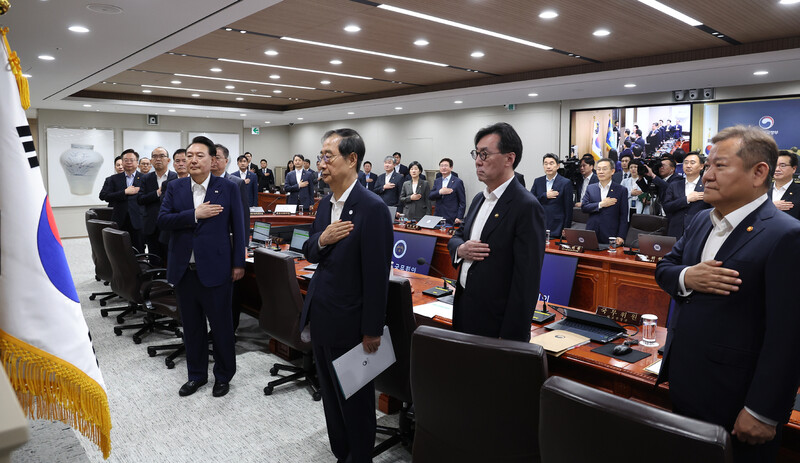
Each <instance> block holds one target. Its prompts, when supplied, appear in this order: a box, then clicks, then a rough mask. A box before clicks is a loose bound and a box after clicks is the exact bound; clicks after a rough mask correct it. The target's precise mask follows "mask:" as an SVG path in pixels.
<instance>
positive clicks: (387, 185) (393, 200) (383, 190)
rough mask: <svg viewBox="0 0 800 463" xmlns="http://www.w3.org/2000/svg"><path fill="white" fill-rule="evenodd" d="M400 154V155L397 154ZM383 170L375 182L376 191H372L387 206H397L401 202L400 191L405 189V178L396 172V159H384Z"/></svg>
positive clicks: (387, 157)
mask: <svg viewBox="0 0 800 463" xmlns="http://www.w3.org/2000/svg"><path fill="white" fill-rule="evenodd" d="M395 154H399V153H395ZM383 170H384V172H383V173H382V174H381V175H378V180H376V181H375V189H374V190H372V191H374V192H375V193H377V195H378V196H380V197H381V198H383V202H384V203H385V204H386V205H387V206H397V205H398V203H399V202H400V189H401V188H402V187H403V176H402V175H400V174H399V173H397V172H396V171H395V170H394V158H393V157H392V156H386V157H385V158H384V159H383Z"/></svg>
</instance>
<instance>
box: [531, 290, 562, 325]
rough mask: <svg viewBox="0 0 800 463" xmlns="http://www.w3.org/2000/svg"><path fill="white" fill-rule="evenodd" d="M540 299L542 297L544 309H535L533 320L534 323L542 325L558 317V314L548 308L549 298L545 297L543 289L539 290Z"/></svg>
mask: <svg viewBox="0 0 800 463" xmlns="http://www.w3.org/2000/svg"><path fill="white" fill-rule="evenodd" d="M539 299H541V301H542V308H543V309H544V310H536V309H534V310H533V318H532V319H531V321H532V322H533V323H536V324H539V325H542V324H545V323H547V322H549V321H551V320H553V319H554V318H556V314H555V313H553V312H550V311H549V310H547V299H546V298H545V297H544V294H542V292H541V291H539Z"/></svg>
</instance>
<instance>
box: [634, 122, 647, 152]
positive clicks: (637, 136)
mask: <svg viewBox="0 0 800 463" xmlns="http://www.w3.org/2000/svg"><path fill="white" fill-rule="evenodd" d="M633 143H634V144H636V145H639V146H641V147H642V153H644V152H645V146H646V143H645V141H644V138H642V130H641V129H638V128H637V129H636V130H635V131H634V136H633ZM631 147H632V146H631Z"/></svg>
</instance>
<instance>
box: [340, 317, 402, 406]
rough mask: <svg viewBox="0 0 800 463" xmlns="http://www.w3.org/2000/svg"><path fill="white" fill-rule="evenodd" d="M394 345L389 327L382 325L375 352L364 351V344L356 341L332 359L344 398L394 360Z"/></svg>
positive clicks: (357, 389)
mask: <svg viewBox="0 0 800 463" xmlns="http://www.w3.org/2000/svg"><path fill="white" fill-rule="evenodd" d="M395 360H396V359H395V356H394V347H393V346H392V337H391V336H390V335H389V327H387V326H384V327H383V335H382V336H381V345H380V347H379V348H378V351H377V352H373V353H372V354H368V353H366V352H364V346H363V345H362V344H361V343H358V345H357V346H355V347H353V348H352V349H350V350H349V351H347V352H345V353H344V354H343V355H342V356H341V357H339V358H337V359H336V360H334V361H333V368H334V370H336V376H337V377H338V378H339V386H341V388H342V393H343V394H344V398H345V399H349V398H350V396H351V395H353V394H355V393H356V392H358V391H359V389H361V388H362V387H364V386H365V385H366V384H367V383H368V382H370V381H372V380H373V379H375V377H376V376H378V375H379V374H381V373H382V372H383V371H384V370H385V369H387V368H389V367H390V366H391V365H392V364H393V363H394V362H395Z"/></svg>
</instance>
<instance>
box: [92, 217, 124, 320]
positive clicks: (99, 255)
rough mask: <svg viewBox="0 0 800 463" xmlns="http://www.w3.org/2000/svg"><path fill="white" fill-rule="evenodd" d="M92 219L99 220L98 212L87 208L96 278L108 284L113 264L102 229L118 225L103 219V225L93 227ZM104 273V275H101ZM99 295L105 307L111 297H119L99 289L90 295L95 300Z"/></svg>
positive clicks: (111, 292)
mask: <svg viewBox="0 0 800 463" xmlns="http://www.w3.org/2000/svg"><path fill="white" fill-rule="evenodd" d="M90 220H95V221H96V220H99V219H98V218H97V213H96V212H95V211H93V210H92V209H87V210H86V212H85V213H84V221H85V223H86V233H87V234H88V235H89V245H90V246H91V249H92V262H93V263H94V279H95V280H97V281H102V282H103V284H104V285H106V286H108V284H109V280H111V265H110V264H109V263H108V257H106V255H105V254H106V252H105V248H104V247H103V235H102V233H101V230H102V229H103V228H105V227H106V226H113V227H114V228H119V227H117V224H116V223H115V222H110V221H103V223H104V224H107V225H104V226H103V227H101V228H99V229H97V228H95V229H93V230H92V229H91V228H92V225H90V224H89V221H90ZM101 275H102V276H101ZM97 296H102V297H101V299H100V301H99V302H100V306H101V307H105V305H106V303H107V302H106V301H108V300H109V299H113V298H115V297H117V295H116V294H115V293H114V291H99V292H94V293H92V294H90V295H89V300H90V301H93V300H95V299H96V298H97ZM103 316H104V317H105V316H108V312H106V313H105V315H103Z"/></svg>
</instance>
